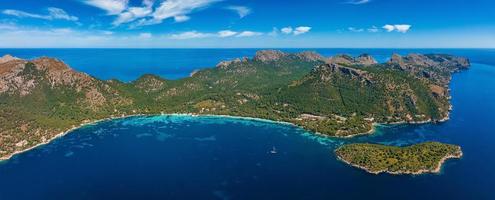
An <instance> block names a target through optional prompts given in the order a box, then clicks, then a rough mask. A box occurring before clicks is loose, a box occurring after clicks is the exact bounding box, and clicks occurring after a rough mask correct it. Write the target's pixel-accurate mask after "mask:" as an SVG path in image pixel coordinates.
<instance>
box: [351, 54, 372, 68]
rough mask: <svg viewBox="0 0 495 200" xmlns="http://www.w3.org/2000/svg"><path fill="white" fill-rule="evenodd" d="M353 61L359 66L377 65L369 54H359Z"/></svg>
mask: <svg viewBox="0 0 495 200" xmlns="http://www.w3.org/2000/svg"><path fill="white" fill-rule="evenodd" d="M355 60H356V61H357V62H358V63H359V64H361V65H374V64H377V63H378V62H376V60H375V58H373V56H371V55H369V54H361V55H359V56H358V57H357V58H356V59H355Z"/></svg>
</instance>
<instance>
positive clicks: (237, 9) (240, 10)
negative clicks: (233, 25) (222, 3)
mask: <svg viewBox="0 0 495 200" xmlns="http://www.w3.org/2000/svg"><path fill="white" fill-rule="evenodd" d="M225 9H228V10H232V11H234V12H237V14H238V15H239V17H240V18H244V17H245V16H247V15H249V14H251V9H250V8H248V7H246V6H229V7H226V8H225Z"/></svg>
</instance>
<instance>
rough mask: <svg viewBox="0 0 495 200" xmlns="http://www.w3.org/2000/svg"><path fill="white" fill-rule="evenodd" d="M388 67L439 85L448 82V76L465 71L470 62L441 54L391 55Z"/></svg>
mask: <svg viewBox="0 0 495 200" xmlns="http://www.w3.org/2000/svg"><path fill="white" fill-rule="evenodd" d="M387 64H388V65H390V66H392V67H394V68H397V69H400V70H403V71H406V72H409V73H412V74H414V75H416V76H419V77H424V78H427V79H430V80H433V81H434V82H436V84H439V85H447V84H448V83H449V82H450V74H451V73H454V72H457V71H459V70H463V69H467V68H468V67H469V66H470V62H469V60H468V59H467V58H462V57H457V56H451V55H443V54H425V55H421V54H409V55H407V56H400V55H398V54H393V55H392V57H391V59H390V60H389V61H388V62H387Z"/></svg>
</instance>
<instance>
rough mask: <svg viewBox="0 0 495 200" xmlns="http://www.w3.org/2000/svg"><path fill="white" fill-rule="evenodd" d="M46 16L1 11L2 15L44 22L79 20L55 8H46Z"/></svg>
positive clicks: (8, 10)
mask: <svg viewBox="0 0 495 200" xmlns="http://www.w3.org/2000/svg"><path fill="white" fill-rule="evenodd" d="M47 10H48V14H47V15H40V14H34V13H28V12H24V11H21V10H10V9H7V10H3V11H2V13H3V14H5V15H11V16H15V17H21V18H23V17H28V18H36V19H44V20H55V19H60V20H67V21H77V20H79V19H78V18H77V17H75V16H71V15H69V14H67V12H65V11H64V10H62V9H60V8H55V7H49V8H47Z"/></svg>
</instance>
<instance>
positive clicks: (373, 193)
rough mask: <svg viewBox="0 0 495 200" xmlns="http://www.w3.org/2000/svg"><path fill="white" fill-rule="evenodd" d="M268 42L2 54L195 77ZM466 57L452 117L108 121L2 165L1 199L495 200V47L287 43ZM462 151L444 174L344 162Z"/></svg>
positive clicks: (99, 69) (95, 72) (97, 71)
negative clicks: (372, 146)
mask: <svg viewBox="0 0 495 200" xmlns="http://www.w3.org/2000/svg"><path fill="white" fill-rule="evenodd" d="M257 50H259V49H0V55H3V54H11V55H13V56H16V57H20V58H24V59H34V58H36V57H40V56H49V57H55V58H58V59H60V60H62V61H64V62H65V63H67V64H68V65H70V66H71V67H72V68H73V69H75V70H78V71H82V72H85V73H87V74H89V75H91V76H94V77H97V78H100V79H105V80H108V79H119V80H122V81H126V82H130V81H133V80H135V79H137V78H138V77H140V76H141V75H143V74H149V73H151V74H157V75H160V76H162V77H163V78H166V79H180V78H183V77H187V76H189V74H190V73H191V72H193V71H194V70H196V69H202V68H210V67H215V65H216V64H217V63H218V62H220V61H223V60H230V59H234V58H237V57H244V56H247V57H251V56H253V55H254V54H255V52H256V51H257ZM281 50H283V51H287V52H300V51H305V50H311V51H316V52H318V53H320V54H322V55H325V56H331V55H335V54H342V53H346V54H351V55H359V54H362V53H367V54H371V55H372V56H374V57H375V58H377V60H379V61H381V62H384V61H386V60H388V59H389V58H390V56H391V55H392V53H399V54H402V55H405V54H407V53H445V54H454V55H459V56H466V57H468V58H469V59H470V61H471V62H472V67H471V68H470V69H469V70H465V71H462V72H459V73H456V74H454V75H453V79H452V82H451V84H450V88H451V94H452V99H451V103H452V105H453V111H452V112H451V116H450V120H449V121H447V122H443V123H437V124H422V125H380V126H378V127H377V131H376V132H375V133H374V134H372V135H367V136H359V137H354V138H350V139H336V138H326V137H321V136H317V135H315V134H313V133H311V132H308V131H305V130H303V129H300V128H297V127H294V126H291V125H287V124H280V123H275V122H270V121H266V120H254V119H242V118H228V117H217V116H202V117H198V116H187V115H160V116H138V117H128V118H123V119H115V120H110V121H103V122H99V123H96V124H92V125H87V126H84V127H81V128H79V129H76V130H74V131H72V132H70V133H68V134H67V135H65V136H63V137H60V138H58V139H55V140H53V141H52V142H50V143H49V144H46V145H43V146H39V147H37V148H35V149H32V150H30V151H27V152H24V153H21V154H18V155H15V156H14V157H12V158H11V159H9V160H6V161H2V162H0V199H1V200H10V199H15V200H22V199H194V200H207V199H220V200H228V199H249V200H253V199H311V200H317V199H326V200H328V199H404V200H407V199H436V200H438V199H449V200H450V199H462V200H465V199H476V200H484V199H486V200H493V199H495V49H281ZM425 141H439V142H445V143H450V144H456V145H459V146H461V147H462V150H463V152H464V156H463V157H462V158H461V159H451V160H448V161H447V162H446V163H445V164H444V166H443V168H442V170H441V172H440V173H439V174H424V175H414V176H410V175H388V174H379V175H374V174H369V173H367V172H365V171H363V170H360V169H357V168H354V167H351V166H348V165H346V164H345V163H343V162H341V161H339V160H337V159H336V157H335V155H334V153H333V152H334V150H335V149H336V148H338V147H339V146H341V145H343V144H349V143H357V142H367V143H379V144H386V145H395V146H407V145H412V144H416V143H420V142H425Z"/></svg>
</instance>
